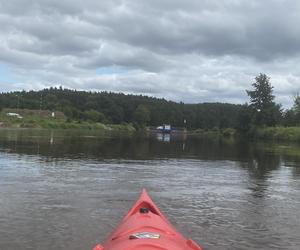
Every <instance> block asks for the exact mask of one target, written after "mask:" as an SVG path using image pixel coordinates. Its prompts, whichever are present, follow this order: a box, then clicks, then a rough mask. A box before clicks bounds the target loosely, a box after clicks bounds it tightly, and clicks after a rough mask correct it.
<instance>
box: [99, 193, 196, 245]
mask: <svg viewBox="0 0 300 250" xmlns="http://www.w3.org/2000/svg"><path fill="white" fill-rule="evenodd" d="M140 208H148V209H149V212H148V213H141V212H140ZM141 233H145V234H147V233H149V234H148V235H151V236H152V235H155V236H157V235H159V237H155V238H154V237H153V238H151V237H150V238H137V237H136V234H138V235H139V234H141ZM93 250H202V248H201V247H200V246H199V245H197V244H196V243H195V242H194V241H192V240H190V239H186V238H184V236H183V235H182V234H180V233H179V232H178V231H177V230H176V229H175V228H174V227H173V226H172V225H171V224H170V222H169V221H168V220H167V218H166V217H165V216H164V215H163V214H162V213H161V212H160V210H159V209H158V207H157V206H156V205H155V204H154V202H153V201H152V200H151V198H150V197H149V195H148V194H147V192H146V190H143V191H142V194H141V196H140V198H139V199H138V200H137V201H136V203H135V204H134V206H133V207H132V208H131V209H130V211H129V212H128V213H127V215H126V216H125V217H124V219H123V220H122V221H121V223H120V225H119V226H118V227H117V229H116V230H115V231H114V232H113V233H112V234H111V235H110V236H109V237H108V238H107V239H106V240H105V242H104V243H103V246H101V245H97V246H95V248H94V249H93Z"/></svg>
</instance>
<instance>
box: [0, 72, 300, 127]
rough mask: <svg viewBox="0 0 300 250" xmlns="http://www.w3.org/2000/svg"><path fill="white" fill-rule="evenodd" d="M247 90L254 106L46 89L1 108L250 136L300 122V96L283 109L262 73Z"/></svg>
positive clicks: (2, 100) (8, 98) (3, 97)
mask: <svg viewBox="0 0 300 250" xmlns="http://www.w3.org/2000/svg"><path fill="white" fill-rule="evenodd" d="M252 88H253V89H252V90H247V94H248V95H249V98H250V103H246V104H244V105H237V104H228V103H199V104H184V103H182V102H180V103H177V102H173V101H168V100H165V99H161V98H154V97H149V96H142V95H131V94H128V95H127V94H123V93H112V92H88V91H77V90H71V89H65V88H62V87H59V88H56V87H51V88H46V89H43V90H39V91H14V92H6V93H1V94H0V107H1V108H15V109H35V110H52V111H62V112H63V113H64V114H65V116H66V117H67V119H68V120H76V121H85V120H88V121H94V122H102V123H115V124H120V123H133V124H135V125H136V126H146V125H147V126H158V125H161V124H171V125H172V126H178V127H187V128H189V129H196V128H202V129H213V128H217V129H222V128H237V129H238V130H240V131H242V132H247V131H249V130H251V128H253V127H255V126H276V125H284V126H295V125H298V124H300V97H299V96H296V97H295V104H294V107H293V108H291V109H289V110H283V109H282V107H281V105H279V104H276V103H275V102H274V95H273V87H272V86H271V83H270V78H269V77H268V76H266V75H265V74H260V75H259V76H257V77H256V78H255V82H254V83H253V84H252Z"/></svg>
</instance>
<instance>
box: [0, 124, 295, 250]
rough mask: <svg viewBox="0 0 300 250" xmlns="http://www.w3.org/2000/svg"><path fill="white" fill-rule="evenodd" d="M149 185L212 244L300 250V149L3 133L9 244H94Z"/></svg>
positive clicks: (85, 247)
mask: <svg viewBox="0 0 300 250" xmlns="http://www.w3.org/2000/svg"><path fill="white" fill-rule="evenodd" d="M143 187H145V188H147V190H148V192H149V194H150V195H151V196H152V198H153V200H154V201H155V202H156V203H157V205H158V206H159V207H160V208H161V210H162V211H163V212H164V213H165V214H166V215H167V217H168V218H169V219H170V221H171V222H172V223H173V224H174V225H175V227H176V228H177V229H178V230H179V231H180V232H182V233H183V234H184V235H185V236H187V237H190V238H192V239H194V240H195V241H196V242H197V243H199V244H200V245H202V246H203V248H204V250H224V249H228V250H229V249H230V250H253V249H264V250H279V249H290V250H299V249H300V145H297V144H291V143H262V142H260V143H254V142H249V141H247V140H238V141H234V140H231V139H216V138H197V137H192V136H180V135H178V136H175V137H174V136H171V137H169V136H163V135H147V136H146V135H141V134H133V135H124V134H120V133H119V134H113V133H103V132H97V133H96V132H92V131H67V130H65V131H63V130H62V131H60V130H54V131H49V130H28V129H27V130H10V129H2V130H0V249H1V250H16V249H22V250H27V249H34V250H37V249H38V250H52V249H53V250H60V249H62V250H63V249H72V250H90V249H92V247H93V246H94V245H95V244H96V243H98V242H101V241H102V240H103V239H104V238H105V237H106V236H107V235H108V234H109V233H110V232H111V231H112V230H113V229H114V228H115V227H116V226H117V224H118V222H119V221H120V219H121V218H122V217H123V215H124V214H125V213H126V212H127V211H128V209H129V208H130V207H131V206H132V205H133V202H134V201H135V200H136V199H137V198H138V195H139V193H140V191H141V189H142V188H143Z"/></svg>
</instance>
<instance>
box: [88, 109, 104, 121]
mask: <svg viewBox="0 0 300 250" xmlns="http://www.w3.org/2000/svg"><path fill="white" fill-rule="evenodd" d="M83 115H84V118H85V119H86V120H90V121H93V122H103V121H104V119H105V117H104V115H103V114H102V113H101V112H98V111H97V110H93V109H92V110H88V111H85V112H84V113H83Z"/></svg>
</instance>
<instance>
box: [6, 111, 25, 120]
mask: <svg viewBox="0 0 300 250" xmlns="http://www.w3.org/2000/svg"><path fill="white" fill-rule="evenodd" d="M6 115H7V116H11V117H16V118H18V119H22V118H23V117H22V116H21V115H19V114H17V113H10V112H9V113H6Z"/></svg>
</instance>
